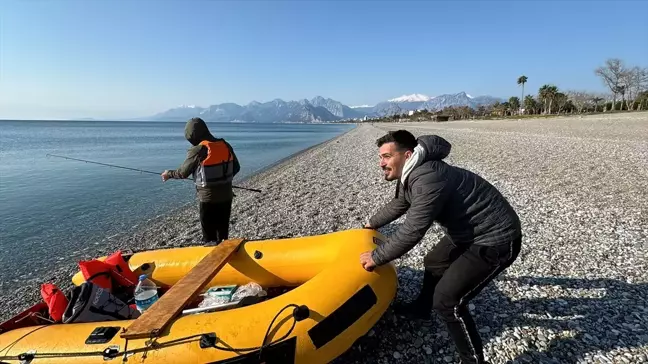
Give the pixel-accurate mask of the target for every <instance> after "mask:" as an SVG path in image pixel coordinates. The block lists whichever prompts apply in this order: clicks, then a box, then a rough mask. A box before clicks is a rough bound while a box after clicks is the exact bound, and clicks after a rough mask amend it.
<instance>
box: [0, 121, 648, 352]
mask: <svg viewBox="0 0 648 364" xmlns="http://www.w3.org/2000/svg"><path fill="white" fill-rule="evenodd" d="M396 129H407V130H409V131H410V132H412V133H413V134H414V135H416V136H418V135H422V134H437V135H440V136H442V137H444V138H446V139H447V140H448V141H449V142H450V143H451V144H452V151H451V153H450V155H449V157H448V158H447V159H446V162H448V163H449V164H452V165H457V166H461V167H464V168H467V169H469V170H472V171H474V172H476V173H478V174H480V175H481V176H483V177H485V178H486V179H487V180H489V182H491V183H492V184H493V185H495V186H496V187H497V188H498V189H500V191H501V192H502V193H503V194H504V195H505V197H506V198H507V199H508V200H509V201H510V202H511V204H512V205H513V207H514V208H515V209H516V210H517V212H518V214H519V216H520V218H521V220H522V228H523V234H524V238H523V242H522V252H521V253H520V256H519V258H518V260H517V261H516V262H515V263H514V264H513V265H512V266H511V267H510V268H509V269H507V270H506V271H505V272H504V273H503V274H501V275H500V276H499V277H498V278H497V279H496V280H495V281H494V282H493V283H491V284H489V285H488V286H487V287H486V288H485V289H484V290H483V291H482V293H481V294H479V295H478V296H477V297H476V298H475V299H474V300H473V301H472V303H471V304H470V309H471V311H472V312H473V314H474V318H475V321H476V323H477V325H478V327H479V328H480V333H481V336H482V340H483V342H484V350H485V354H486V357H487V360H488V361H489V362H490V363H493V364H495V363H646V362H648V192H647V191H648V112H635V113H623V114H611V115H590V116H583V117H578V116H569V117H556V118H546V119H522V120H515V119H512V120H511V119H509V120H490V121H455V122H445V123H432V122H429V123H427V122H423V123H376V124H359V125H358V126H357V127H356V128H354V129H353V130H351V131H349V132H347V133H346V134H343V135H341V136H339V137H337V138H335V139H332V140H330V141H328V142H325V143H323V144H320V145H318V146H315V147H313V148H310V149H308V150H306V151H304V152H301V153H299V154H298V155H296V156H294V157H292V158H290V159H288V160H285V161H283V162H281V163H279V164H277V165H274V166H272V167H270V168H268V169H266V170H264V171H263V172H261V173H259V174H256V175H254V176H252V177H250V178H247V179H245V180H243V181H241V182H240V183H239V185H241V186H244V187H252V188H258V189H261V190H263V193H253V192H247V191H240V190H235V193H236V198H235V202H234V206H233V210H232V219H231V228H230V237H245V238H248V239H259V238H271V237H282V236H289V237H293V236H305V235H316V234H324V233H328V232H332V231H338V230H344V229H351V228H358V227H360V226H362V225H363V224H364V222H365V221H367V219H368V218H369V217H370V216H371V215H372V214H373V212H374V211H375V210H376V209H377V208H379V207H380V206H381V205H382V204H384V203H386V202H388V201H389V200H390V199H391V198H392V196H393V192H394V183H395V182H391V183H390V182H387V181H384V179H383V178H382V172H381V170H380V168H379V166H378V155H377V150H378V149H377V147H376V145H375V140H376V139H377V138H379V137H380V136H382V135H384V134H385V133H386V131H387V130H396ZM172 182H173V181H170V183H172ZM176 182H180V181H176ZM168 183H169V182H168ZM403 219H404V217H403V218H401V219H399V220H397V221H395V222H394V223H392V224H390V225H388V226H386V227H384V228H382V229H381V230H380V231H381V232H383V233H384V234H385V235H387V236H389V234H390V233H391V232H393V231H394V229H397V228H398V225H399V224H400V223H402V221H403ZM441 236H442V230H441V229H440V228H439V227H438V226H436V225H434V226H433V227H432V228H431V229H430V230H429V231H428V233H427V235H426V236H425V238H424V239H423V241H422V242H421V243H419V244H418V245H417V246H416V247H415V248H414V249H413V250H411V251H410V252H409V253H408V254H406V255H405V256H403V257H402V258H400V259H398V260H397V261H395V265H396V267H397V270H398V275H399V290H398V293H397V297H396V298H395V300H404V301H409V300H412V299H414V298H415V297H416V295H417V294H418V290H419V287H420V284H421V281H422V276H423V273H422V269H423V256H424V255H425V254H426V253H427V251H429V249H431V248H432V247H433V246H434V244H435V243H436V242H437V241H438V240H439V238H441ZM197 244H200V226H199V222H198V211H197V207H196V204H195V203H193V202H192V203H190V204H188V205H187V206H181V207H177V208H171V207H170V208H169V211H168V214H166V215H164V216H160V217H158V218H155V219H153V220H151V221H149V222H148V223H147V224H145V225H144V226H143V227H142V228H141V229H140V230H139V231H138V232H137V233H135V234H130V235H123V236H113V237H110V238H108V239H107V240H106V244H104V245H102V246H101V248H98V250H97V251H96V252H95V254H94V256H97V255H101V254H106V253H110V252H112V251H114V250H116V249H133V250H140V249H155V248H164V247H172V246H187V245H197ZM88 258H90V257H88ZM358 264H359V263H358ZM77 268H78V267H77V266H76V265H69V266H68V265H66V266H60V267H56V268H54V269H53V270H52V273H51V276H49V277H41V278H42V279H39V280H34V281H32V282H31V283H29V284H27V285H24V286H22V287H15V288H13V287H12V288H11V289H9V287H7V288H4V287H3V289H2V292H1V293H0V302H2V303H3V305H4V309H3V310H2V317H1V318H0V320H5V319H7V318H9V317H11V316H12V315H14V314H16V313H18V312H20V311H21V310H23V309H25V308H27V307H28V305H29V304H33V303H35V302H37V301H38V300H40V295H39V288H40V283H42V282H43V281H46V280H49V281H52V282H54V283H56V284H57V285H59V287H61V288H67V287H69V286H70V277H71V275H72V274H74V272H76V270H77ZM433 317H435V316H434V315H433ZM454 362H458V358H457V356H456V354H455V350H454V348H453V347H452V342H451V340H450V339H449V337H448V333H447V332H446V330H445V327H444V325H443V324H442V323H441V321H440V320H438V319H436V317H435V318H434V319H433V320H432V322H431V323H426V324H424V323H422V322H417V321H409V320H405V319H404V318H401V317H397V316H395V315H393V314H392V312H391V310H388V311H387V312H386V313H385V315H384V316H383V317H382V319H381V320H380V321H379V322H378V324H377V325H376V326H375V327H374V328H373V329H372V330H371V331H370V332H369V333H368V334H367V335H366V336H365V337H363V338H361V339H360V340H358V342H356V343H355V344H354V346H353V347H352V348H351V349H350V350H349V351H348V352H347V353H345V354H343V355H342V356H340V357H339V358H338V359H336V360H335V363H339V364H342V363H454Z"/></svg>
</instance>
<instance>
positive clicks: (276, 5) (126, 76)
mask: <svg viewBox="0 0 648 364" xmlns="http://www.w3.org/2000/svg"><path fill="white" fill-rule="evenodd" d="M642 14H643V15H642ZM645 14H648V2H645V1H629V2H622V1H611V2H606V1H584V0H583V1H574V2H567V1H557V0H556V1H524V0H519V1H514V0H510V1H501V2H490V1H479V2H477V1H475V2H471V1H462V0H456V1H453V2H441V1H427V2H425V1H415V2H403V1H399V2H387V1H379V2H370V1H357V2H352V1H344V2H343V1H335V0H333V1H328V2H323V1H322V2H317V1H300V2H288V1H286V2H282V1H274V0H267V1H260V2H254V1H245V0H244V1H239V2H236V3H234V2H231V3H230V2H224V1H180V0H177V1H170V0H169V1H155V2H154V1H125V0H122V1H120V0H117V1H100V0H92V1H73V0H67V1H56V0H42V1H36V0H24V1H13V0H3V1H2V2H0V118H43V117H52V118H61V117H71V118H74V117H84V116H88V117H103V118H106V117H108V118H109V117H131V116H133V117H134V116H145V115H150V114H152V113H155V112H158V111H163V110H165V109H167V108H170V107H175V106H177V105H180V104H196V105H200V106H208V105H210V104H215V103H222V102H237V103H240V104H246V103H248V102H250V101H252V100H257V101H269V100H272V99H275V98H282V99H285V100H292V99H301V98H312V97H313V96H316V95H322V96H325V97H331V98H333V99H336V100H339V101H342V102H344V103H346V104H349V105H359V104H375V103H377V102H379V101H383V100H386V99H389V98H393V97H396V96H400V95H402V94H411V93H424V94H428V95H430V96H434V95H439V94H443V93H455V92H460V91H466V92H467V93H469V94H471V95H474V96H476V95H493V96H500V97H509V96H512V95H519V94H520V89H519V87H518V86H517V84H516V79H517V77H518V76H519V75H521V74H525V75H526V76H527V77H529V82H528V83H527V86H526V89H527V90H530V91H534V92H535V91H536V90H537V89H538V87H540V86H541V85H542V84H545V83H553V84H556V85H557V86H558V87H560V88H564V89H583V90H591V91H603V90H604V89H603V85H602V83H601V81H600V80H599V79H598V78H597V77H596V76H595V75H594V73H593V70H594V68H596V67H597V66H599V65H602V64H603V63H604V61H605V60H606V59H607V58H610V57H618V58H621V59H623V60H624V61H626V62H627V63H628V64H631V65H640V66H644V67H648V22H646V21H645ZM642 17H644V18H642Z"/></svg>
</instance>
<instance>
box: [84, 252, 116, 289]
mask: <svg viewBox="0 0 648 364" xmlns="http://www.w3.org/2000/svg"><path fill="white" fill-rule="evenodd" d="M79 268H81V274H83V278H84V279H85V280H86V282H92V283H94V284H96V285H97V286H99V287H101V288H105V289H107V290H109V291H112V275H111V273H110V272H111V271H112V266H111V265H110V264H108V263H105V262H102V261H100V260H97V259H92V260H82V261H80V262H79Z"/></svg>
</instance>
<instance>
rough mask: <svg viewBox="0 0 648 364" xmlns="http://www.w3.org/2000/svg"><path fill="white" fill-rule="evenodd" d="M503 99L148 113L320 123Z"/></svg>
mask: <svg viewBox="0 0 648 364" xmlns="http://www.w3.org/2000/svg"><path fill="white" fill-rule="evenodd" d="M503 101H504V99H502V98H498V97H493V96H487V95H483V96H477V97H473V96H470V95H469V94H467V93H466V92H463V91H462V92H459V93H456V94H443V95H439V96H434V97H430V96H427V95H425V94H416V93H415V94H410V95H402V96H399V97H396V98H392V99H389V100H386V101H381V102H379V103H377V104H376V105H373V106H370V105H360V106H348V105H345V104H343V103H342V102H340V101H337V100H333V99H331V98H325V97H322V96H315V97H313V98H312V99H310V100H308V99H301V100H290V101H284V100H282V99H279V98H276V99H274V100H271V101H267V102H258V101H251V102H249V103H248V104H247V105H239V104H236V103H232V102H226V103H222V104H214V105H210V106H208V107H201V106H196V105H180V106H178V107H175V108H171V109H168V110H166V111H163V112H160V113H157V114H155V115H153V116H151V117H150V120H156V121H184V120H187V119H190V118H192V117H200V118H203V119H204V120H205V121H219V122H262V123H278V122H304V123H324V122H332V121H340V120H353V119H362V118H365V117H383V116H391V115H395V114H401V113H404V112H408V111H416V110H423V109H427V110H430V111H437V110H442V109H443V108H445V107H449V106H469V107H472V108H477V107H479V106H480V105H488V104H493V103H495V102H503Z"/></svg>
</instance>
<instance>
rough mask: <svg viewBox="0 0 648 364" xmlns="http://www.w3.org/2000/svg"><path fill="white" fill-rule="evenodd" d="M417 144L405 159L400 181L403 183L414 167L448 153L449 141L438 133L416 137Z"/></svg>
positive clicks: (440, 157) (438, 159)
mask: <svg viewBox="0 0 648 364" xmlns="http://www.w3.org/2000/svg"><path fill="white" fill-rule="evenodd" d="M416 142H417V145H416V147H415V148H414V152H413V153H412V156H411V157H410V158H408V159H407V160H406V161H405V165H404V166H403V173H402V175H401V183H403V184H405V183H406V181H407V177H409V175H410V174H411V173H412V171H413V170H414V168H416V167H418V166H420V165H421V164H423V163H425V162H427V161H440V160H442V159H444V158H445V157H447V156H448V154H450V147H451V146H450V143H449V142H448V141H447V140H445V139H443V138H441V137H440V136H438V135H422V136H420V137H418V138H417V139H416Z"/></svg>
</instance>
